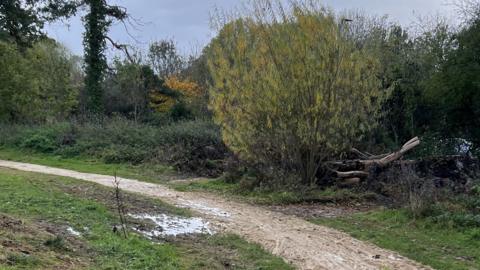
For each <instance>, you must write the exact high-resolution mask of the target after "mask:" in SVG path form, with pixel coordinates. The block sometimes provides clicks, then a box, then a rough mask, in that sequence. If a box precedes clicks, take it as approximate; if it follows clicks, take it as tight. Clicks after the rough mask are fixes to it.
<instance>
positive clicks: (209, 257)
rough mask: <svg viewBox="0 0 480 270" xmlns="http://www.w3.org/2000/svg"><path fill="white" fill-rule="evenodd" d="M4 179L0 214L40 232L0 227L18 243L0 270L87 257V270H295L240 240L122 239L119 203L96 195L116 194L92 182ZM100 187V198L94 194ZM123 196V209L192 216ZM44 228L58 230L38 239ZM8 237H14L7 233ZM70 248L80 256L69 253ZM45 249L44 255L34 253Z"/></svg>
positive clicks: (18, 175) (4, 173)
mask: <svg viewBox="0 0 480 270" xmlns="http://www.w3.org/2000/svg"><path fill="white" fill-rule="evenodd" d="M0 179H1V181H0V213H5V214H7V215H9V216H12V217H17V218H19V219H21V220H24V222H25V223H28V224H37V225H36V227H33V228H36V229H26V230H24V231H23V232H22V233H21V234H19V233H17V232H15V230H17V228H19V227H21V226H20V225H18V224H17V225H15V226H13V225H12V226H9V225H8V224H12V222H10V221H9V222H4V223H0V241H2V242H4V241H10V242H12V243H16V244H15V245H16V246H14V247H12V250H10V248H9V247H6V248H7V249H6V250H3V248H2V247H0V253H3V254H9V255H8V257H5V258H1V257H2V256H0V268H2V269H3V268H6V269H16V268H20V269H22V268H42V269H52V268H55V267H57V266H58V267H60V268H58V269H64V268H62V267H61V266H64V265H63V264H62V261H63V263H64V264H65V265H67V263H65V261H67V262H69V263H71V262H72V261H75V260H78V259H80V258H76V257H75V256H83V258H84V260H83V261H84V262H86V263H87V264H88V265H86V266H88V267H89V268H90V269H195V268H196V267H191V266H195V265H205V267H204V268H203V269H224V268H225V264H236V265H237V266H238V267H235V269H291V267H290V266H289V265H287V264H285V263H284V262H283V261H282V260H281V259H279V258H277V257H274V256H272V255H270V254H268V253H267V252H265V251H263V250H262V249H261V248H259V247H258V246H256V245H252V244H249V243H247V242H246V241H244V240H242V239H240V238H238V237H235V236H228V235H227V236H224V235H215V236H211V237H208V236H201V237H199V238H195V237H193V236H192V238H191V239H188V240H180V239H168V241H166V242H157V243H153V242H151V241H150V240H148V239H146V238H144V237H143V236H140V235H138V234H136V233H133V232H131V233H130V234H129V237H128V239H124V238H123V237H122V236H121V235H120V234H117V233H115V232H113V231H112V227H113V226H114V225H116V224H118V218H117V216H116V214H115V211H114V206H113V205H111V204H112V203H114V202H112V201H111V200H109V199H102V198H100V197H99V195H98V194H104V196H106V197H108V196H111V193H112V191H111V190H109V189H108V188H105V187H101V186H99V185H96V184H93V183H87V182H81V181H77V180H74V179H69V178H63V177H58V176H50V175H42V174H34V173H26V172H19V171H14V170H8V169H1V168H0ZM97 189H98V190H99V192H98V193H92V190H97ZM125 195H126V196H125V203H126V204H136V205H135V206H131V209H142V208H143V207H144V206H145V211H149V210H151V209H156V211H160V212H163V213H170V214H172V213H173V214H188V213H185V212H184V210H175V208H173V207H167V206H166V205H165V204H163V203H162V202H160V201H158V200H153V199H148V198H146V197H143V196H139V195H134V194H125ZM133 196H137V197H136V198H133ZM148 205H151V206H148ZM149 207H150V208H149ZM0 221H1V220H0ZM2 224H3V225H2ZM38 224H40V225H38ZM45 224H48V225H45ZM42 226H47V227H48V228H50V229H48V231H50V230H51V229H52V228H53V229H54V230H57V231H56V232H55V233H54V234H50V233H47V232H46V229H43V230H44V231H45V232H44V233H43V234H44V236H42V237H38V234H39V233H40V232H41V230H40V229H38V228H40V227H42ZM67 226H70V227H72V228H74V229H75V230H77V231H80V232H82V235H81V236H80V237H79V239H78V240H76V241H82V242H83V245H85V246H86V247H84V248H83V250H84V251H83V253H78V252H77V251H78V249H82V248H81V246H82V245H81V244H78V243H77V244H75V245H72V244H71V243H70V241H71V240H72V239H71V238H74V239H77V238H75V237H72V236H68V234H66V235H67V236H68V238H67V239H66V238H64V236H62V233H63V234H65V231H64V230H65V227H67ZM62 228H63V229H62ZM85 228H86V229H85ZM8 231H10V233H4V232H8ZM26 235H27V236H26ZM20 236H21V237H20ZM32 239H33V240H32ZM35 239H38V240H35ZM22 245H25V246H27V247H28V250H30V251H29V253H30V254H27V255H28V256H26V255H25V256H24V255H22V253H21V252H19V251H18V249H19V248H18V246H22ZM32 245H33V246H32ZM72 246H73V247H74V248H73V249H74V250H77V251H72V250H73V249H72V248H70V247H72ZM42 249H47V251H45V252H37V251H38V250H42ZM48 250H50V252H48ZM192 250H193V251H194V252H193V253H192ZM52 252H53V253H52ZM199 252H200V253H199ZM192 254H193V255H192ZM195 254H197V256H194V255H195ZM22 256H23V257H22ZM71 257H74V260H72V258H71ZM58 258H61V259H58ZM88 258H92V261H89V259H88ZM193 258H195V259H193ZM59 260H60V261H59ZM85 268H87V267H85ZM200 269H201V268H200Z"/></svg>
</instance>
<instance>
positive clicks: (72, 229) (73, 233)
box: [67, 227, 81, 236]
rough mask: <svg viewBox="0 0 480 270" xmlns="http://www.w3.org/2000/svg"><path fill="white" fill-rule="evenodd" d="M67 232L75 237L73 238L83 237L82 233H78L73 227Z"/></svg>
mask: <svg viewBox="0 0 480 270" xmlns="http://www.w3.org/2000/svg"><path fill="white" fill-rule="evenodd" d="M67 232H68V233H69V234H71V235H73V236H80V235H81V233H80V232H78V231H76V230H75V229H74V228H72V227H68V228H67Z"/></svg>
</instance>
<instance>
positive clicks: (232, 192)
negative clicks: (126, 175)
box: [171, 178, 374, 205]
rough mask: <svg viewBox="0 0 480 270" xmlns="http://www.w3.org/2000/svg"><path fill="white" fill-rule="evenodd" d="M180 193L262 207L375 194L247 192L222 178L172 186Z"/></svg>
mask: <svg viewBox="0 0 480 270" xmlns="http://www.w3.org/2000/svg"><path fill="white" fill-rule="evenodd" d="M171 186H172V187H173V188H175V189H176V190H178V191H206V192H214V193H217V194H221V195H224V196H228V197H229V198H232V197H233V198H237V199H239V200H244V201H248V202H251V203H255V204H262V205H286V204H296V203H303V202H318V203H324V202H325V203H326V202H334V203H340V202H352V201H362V200H368V199H372V198H373V197H374V194H372V193H368V192H362V193H357V192H354V191H352V190H350V189H334V188H327V189H323V190H320V189H313V190H309V191H306V192H303V193H302V192H299V191H275V190H270V189H254V190H246V189H243V188H242V187H241V185H240V184H239V183H227V182H225V181H224V180H223V179H222V178H219V179H214V180H211V179H210V180H209V179H205V180H200V181H195V182H190V183H175V184H172V185H171Z"/></svg>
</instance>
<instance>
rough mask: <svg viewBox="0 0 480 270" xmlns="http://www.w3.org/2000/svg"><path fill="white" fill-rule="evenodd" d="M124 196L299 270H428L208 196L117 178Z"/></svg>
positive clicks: (107, 179)
mask: <svg viewBox="0 0 480 270" xmlns="http://www.w3.org/2000/svg"><path fill="white" fill-rule="evenodd" d="M0 167H6V168H11V169H17V170H22V171H29V172H37V173H45V174H51V175H59V176H66V177H71V178H76V179H81V180H85V181H90V182H95V183H98V184H101V185H105V186H112V183H113V177H112V176H105V175H99V174H89V173H80V172H75V171H71V170H64V169H57V168H52V167H46V166H41V165H33V164H26V163H19V162H11V161H1V160H0ZM120 181H121V182H120V186H121V188H122V189H124V190H126V191H131V192H136V193H140V194H144V195H149V196H152V197H157V198H160V199H162V200H163V201H165V202H168V203H171V204H173V205H176V206H179V207H186V208H190V209H192V210H194V211H196V212H199V213H200V214H202V215H203V216H204V217H205V218H206V219H208V220H209V221H210V222H211V223H212V224H214V225H215V226H218V227H219V228H222V229H223V230H225V231H227V232H231V233H235V234H238V235H240V236H242V237H244V238H246V239H247V240H249V241H252V242H256V243H258V244H260V245H262V246H263V247H264V248H265V249H267V250H269V251H270V252H272V253H273V254H275V255H278V256H281V257H283V258H284V259H285V260H287V261H289V262H290V263H292V264H293V265H295V266H296V267H298V268H299V269H334V270H342V269H430V268H427V267H424V266H422V265H420V264H418V263H416V262H413V261H411V260H409V259H407V258H405V257H402V256H400V255H398V254H397V253H395V252H392V251H387V250H384V249H381V248H379V247H376V246H374V245H371V244H368V243H364V242H362V241H359V240H356V239H354V238H352V237H351V236H349V235H347V234H345V233H342V232H339V231H336V230H333V229H330V228H327V227H323V226H319V225H315V224H311V223H309V222H307V221H305V220H302V219H300V218H296V217H293V216H290V215H284V214H281V213H278V212H272V211H269V210H266V209H264V208H261V207H256V206H252V205H248V204H243V203H238V202H232V201H227V200H225V199H224V198H219V197H216V196H214V195H211V194H203V193H189V192H178V191H175V190H172V189H170V188H168V187H165V186H162V185H158V184H151V183H145V182H140V181H137V180H132V179H124V178H120Z"/></svg>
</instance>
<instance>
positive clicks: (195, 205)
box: [179, 200, 230, 218]
mask: <svg viewBox="0 0 480 270" xmlns="http://www.w3.org/2000/svg"><path fill="white" fill-rule="evenodd" d="M179 206H183V207H188V208H192V209H195V210H198V211H200V212H203V213H209V214H212V215H215V216H217V217H224V218H228V217H230V213H228V212H225V211H223V210H222V209H219V208H215V207H209V206H206V205H204V204H201V203H192V202H189V201H186V200H181V203H180V205H179Z"/></svg>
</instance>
